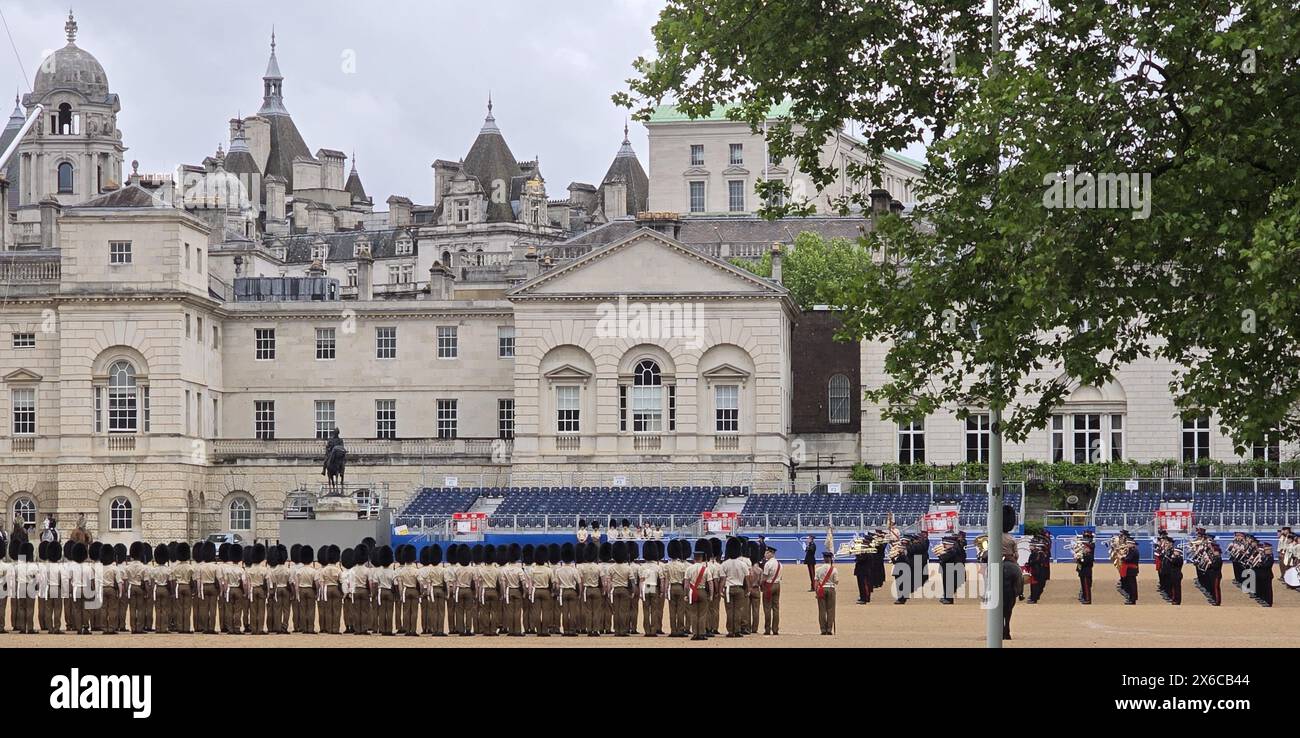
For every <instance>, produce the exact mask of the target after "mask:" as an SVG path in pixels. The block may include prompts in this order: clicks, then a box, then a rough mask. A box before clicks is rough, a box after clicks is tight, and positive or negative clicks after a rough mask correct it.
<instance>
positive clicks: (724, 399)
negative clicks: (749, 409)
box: [713, 384, 740, 433]
mask: <svg viewBox="0 0 1300 738" xmlns="http://www.w3.org/2000/svg"><path fill="white" fill-rule="evenodd" d="M713 407H714V410H713V411H714V414H715V418H714V420H715V423H716V429H717V431H718V432H719V433H739V432H740V387H738V386H736V385H734V384H720V385H718V386H717V388H716V389H714V391H713Z"/></svg>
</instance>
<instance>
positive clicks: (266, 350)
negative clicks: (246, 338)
mask: <svg viewBox="0 0 1300 738" xmlns="http://www.w3.org/2000/svg"><path fill="white" fill-rule="evenodd" d="M253 336H254V338H253V343H254V344H255V345H256V347H257V348H256V351H257V353H256V358H257V360H258V361H274V360H275V329H274V328H258V329H256V330H254V331H253Z"/></svg>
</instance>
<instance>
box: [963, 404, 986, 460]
mask: <svg viewBox="0 0 1300 738" xmlns="http://www.w3.org/2000/svg"><path fill="white" fill-rule="evenodd" d="M990 427H991V426H990V422H989V416H988V414H985V413H981V414H978V415H971V416H970V417H968V418H966V461H967V462H969V463H971V464H987V463H989V440H990Z"/></svg>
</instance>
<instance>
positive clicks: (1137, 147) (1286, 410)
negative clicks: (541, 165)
mask: <svg viewBox="0 0 1300 738" xmlns="http://www.w3.org/2000/svg"><path fill="white" fill-rule="evenodd" d="M999 7H1000V8H1001V14H1002V17H1003V20H1002V24H1001V33H1000V34H999V43H1000V47H1001V49H1002V51H1001V53H999V54H998V55H997V56H996V57H994V55H993V53H992V44H991V42H990V39H991V37H992V34H991V23H990V18H989V16H988V15H987V14H985V13H983V12H982V9H983V2H955V1H950V0H933V1H929V2H896V1H893V0H819V1H818V2H803V1H802V0H789V1H786V0H766V1H763V2H756V1H755V0H707V1H706V0H698V1H690V0H670V2H669V3H668V6H667V7H666V8H665V10H664V11H663V14H662V15H661V17H660V20H659V22H658V24H657V25H656V26H655V28H654V34H655V39H656V48H657V57H656V58H654V59H642V60H638V61H637V62H636V69H637V71H638V75H637V77H636V78H634V79H632V80H630V81H629V90H628V91H627V92H624V93H619V94H618V95H616V96H615V98H616V100H618V101H620V102H623V103H624V104H627V105H629V106H631V107H633V108H635V109H636V110H637V111H638V113H639V114H640V115H645V114H646V113H647V112H648V110H649V109H650V106H652V105H654V104H657V103H659V102H660V101H662V100H664V99H671V100H672V101H673V102H674V103H675V104H676V105H678V106H679V107H680V108H682V109H683V110H685V111H686V112H687V113H690V114H694V115H699V114H703V113H706V112H708V111H710V110H711V109H712V107H713V106H714V105H718V104H725V105H733V106H734V107H733V108H731V109H730V111H729V113H728V115H729V116H731V117H733V118H736V119H742V120H746V121H748V122H749V123H750V124H751V126H752V127H753V128H754V129H755V130H756V131H757V130H759V128H760V126H761V124H762V122H763V119H764V118H765V117H766V115H767V112H768V111H769V110H770V109H771V108H772V107H773V106H774V105H777V104H778V103H784V102H788V103H789V108H790V110H791V114H790V115H789V116H788V117H787V118H786V119H785V120H782V121H779V122H778V123H777V124H776V125H773V126H770V127H769V140H770V146H771V148H772V150H773V152H774V154H775V155H778V156H784V155H794V156H797V157H798V162H799V167H800V168H801V169H802V170H804V171H806V172H810V173H811V174H812V177H813V179H814V181H816V182H817V183H818V184H819V185H822V186H824V185H825V184H827V183H829V182H830V181H832V179H833V176H834V171H832V170H833V168H834V167H836V166H838V163H837V162H822V161H819V159H818V154H817V152H818V150H819V148H820V146H821V144H822V143H823V142H824V141H825V140H826V138H827V137H828V136H829V135H831V134H832V133H834V132H835V131H837V130H839V129H840V128H842V126H843V125H844V122H845V121H849V120H851V121H857V122H858V124H859V125H860V126H861V131H862V136H863V137H864V138H865V140H866V143H867V147H868V149H869V150H870V151H871V152H872V153H873V154H874V155H875V157H876V160H877V162H878V161H879V157H880V155H881V154H882V153H883V152H885V151H888V150H896V149H902V148H904V147H906V146H908V145H909V144H913V143H916V142H924V143H926V144H927V146H928V148H927V157H926V166H925V170H924V174H923V179H922V181H921V182H917V183H914V191H915V193H916V195H917V197H918V203H917V205H916V207H915V209H914V211H913V213H912V217H911V218H910V219H909V220H908V221H906V222H905V221H904V220H902V219H900V218H899V217H897V216H893V215H889V216H885V217H883V218H882V219H881V221H880V222H879V223H878V227H877V228H875V229H874V230H873V232H872V233H870V234H868V236H866V237H865V238H864V239H863V243H864V246H865V247H866V248H868V249H870V250H872V252H874V253H875V254H876V259H875V261H873V262H870V263H864V264H860V265H858V271H857V272H856V273H855V274H854V275H853V279H840V280H837V281H836V282H834V283H833V284H832V286H831V294H827V295H825V296H824V297H819V300H822V301H825V302H829V303H833V304H836V305H839V306H843V307H844V309H845V313H844V320H845V325H846V331H847V334H848V335H850V336H852V337H854V338H865V339H873V340H879V341H883V342H885V344H886V345H887V346H888V355H887V358H886V369H887V371H888V372H889V375H890V377H891V378H890V380H889V381H888V382H887V383H886V384H885V385H884V386H882V387H876V388H871V389H870V390H869V392H868V395H869V397H870V398H872V399H873V400H875V401H877V402H880V403H882V404H884V405H885V406H887V408H888V410H887V411H886V412H887V414H888V415H889V416H890V417H893V418H895V419H899V420H902V419H906V418H908V417H911V416H915V415H918V414H919V415H925V414H929V413H932V412H934V411H935V410H936V409H938V408H939V407H941V406H944V407H956V408H958V412H959V414H964V412H965V410H966V409H967V408H971V407H990V406H996V407H1001V408H1005V409H1006V410H1007V411H1008V418H1007V422H1006V423H1005V425H1004V427H1003V431H1004V432H1005V434H1006V436H1007V437H1009V438H1011V439H1012V440H1021V439H1023V438H1024V437H1025V436H1026V435H1027V433H1028V432H1029V430H1030V429H1032V428H1035V427H1041V426H1042V425H1044V423H1045V422H1046V418H1047V415H1048V413H1049V412H1050V411H1051V409H1052V408H1053V407H1054V406H1056V405H1058V404H1059V403H1060V402H1061V401H1062V400H1063V399H1064V398H1065V397H1066V396H1068V394H1069V392H1070V391H1071V390H1072V389H1073V387H1074V386H1077V385H1078V384H1086V385H1100V384H1102V383H1104V382H1106V381H1108V380H1110V379H1111V378H1112V377H1113V375H1114V373H1115V372H1116V370H1117V369H1118V368H1120V367H1121V366H1123V365H1125V364H1128V363H1130V362H1133V361H1134V360H1137V359H1139V358H1141V357H1154V358H1156V359H1164V360H1167V361H1169V362H1171V363H1172V364H1173V365H1175V366H1177V367H1180V368H1179V369H1178V370H1177V371H1176V374H1175V376H1174V379H1173V381H1172V382H1171V385H1170V386H1171V390H1172V391H1173V393H1174V396H1175V399H1176V402H1177V404H1178V406H1179V407H1180V408H1182V409H1185V410H1188V411H1198V412H1199V411H1214V412H1216V413H1217V415H1218V419H1219V421H1220V423H1221V425H1222V426H1223V427H1224V429H1225V430H1226V431H1227V432H1229V433H1230V434H1231V435H1232V436H1233V438H1234V439H1235V440H1236V441H1237V443H1238V444H1245V443H1250V442H1257V441H1259V440H1260V439H1262V438H1263V436H1264V434H1265V433H1267V432H1270V431H1275V432H1278V433H1279V434H1280V435H1281V436H1282V437H1284V438H1291V439H1294V438H1297V437H1300V415H1298V414H1297V412H1296V408H1297V406H1298V403H1297V401H1298V400H1300V284H1297V281H1298V280H1300V269H1298V268H1297V266H1300V181H1298V180H1297V175H1298V173H1300V63H1298V59H1300V30H1298V29H1300V7H1297V6H1296V5H1295V4H1294V3H1288V2H1275V1H1269V0H1251V1H1248V2H1221V1H1217V0H1211V2H1208V3H1173V2H1165V1H1157V0H1139V1H1136V2H1130V1H1127V0H1117V1H1113V2H1105V3H1098V2H1083V1H1081V2H1075V1H1072V0H1045V1H1043V2H1030V3H1015V4H1012V3H1010V2H1008V1H1007V0H1001V2H1000V4H999ZM995 59H996V62H997V64H996V73H993V66H994V65H993V63H992V62H993V61H994V60H995ZM874 166H875V165H874V164H873V165H869V166H867V167H866V168H864V169H863V170H862V171H861V172H853V173H855V174H861V175H863V176H865V177H867V178H868V180H869V181H871V182H873V183H878V182H879V179H878V175H879V172H878V171H875V170H874V168H873V167H874ZM1071 172H1073V173H1074V175H1077V176H1081V177H1082V178H1083V179H1082V180H1081V181H1085V182H1086V181H1088V178H1089V177H1094V178H1095V177H1097V176H1098V175H1117V174H1133V175H1137V177H1138V179H1137V180H1136V182H1137V183H1138V184H1139V185H1140V184H1144V183H1145V182H1144V180H1146V178H1149V189H1147V188H1139V189H1138V190H1136V191H1129V193H1128V194H1129V195H1132V196H1135V197H1137V198H1141V197H1146V198H1149V200H1147V202H1148V203H1149V205H1150V208H1149V213H1147V214H1146V217H1143V215H1144V214H1143V213H1142V212H1141V210H1142V209H1141V208H1140V207H1137V206H1135V202H1136V200H1134V201H1132V202H1129V203H1128V204H1129V206H1130V207H1127V208H1123V207H1111V208H1102V207H1096V205H1097V204H1098V194H1099V193H1098V190H1096V189H1095V188H1094V189H1093V190H1092V192H1091V198H1092V199H1091V200H1090V199H1089V196H1088V193H1087V192H1085V191H1084V190H1083V189H1080V190H1078V192H1075V191H1073V190H1072V191H1071V194H1083V197H1082V198H1081V199H1079V200H1077V201H1076V202H1073V203H1071V202H1070V201H1069V200H1068V199H1066V200H1064V201H1063V200H1061V199H1060V198H1059V197H1056V196H1054V195H1053V194H1052V193H1053V191H1056V192H1057V193H1058V194H1059V190H1056V188H1054V186H1053V184H1054V183H1055V182H1058V181H1062V180H1063V178H1064V176H1065V175H1067V174H1068V173H1071ZM1072 176H1073V175H1072ZM1097 181H1100V180H1097ZM1097 181H1094V182H1093V184H1096V183H1097ZM1113 181H1114V180H1112V182H1113ZM864 189H869V188H864ZM1116 194H1118V193H1116ZM854 199H857V200H859V201H861V199H862V195H861V194H860V193H859V194H856V195H854V194H850V195H849V196H848V198H847V199H846V201H845V203H843V204H846V205H847V204H848V202H849V201H852V200H854ZM862 204H863V205H864V206H865V205H866V203H865V202H862ZM1112 204H1123V203H1112ZM780 213H781V210H780V209H774V210H773V211H772V214H780ZM1063 379H1064V380H1065V381H1062V380H1063Z"/></svg>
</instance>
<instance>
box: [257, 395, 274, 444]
mask: <svg viewBox="0 0 1300 738" xmlns="http://www.w3.org/2000/svg"><path fill="white" fill-rule="evenodd" d="M253 433H254V435H255V436H256V437H257V440H259V441H274V440H275V400H256V401H254V402H253Z"/></svg>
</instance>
